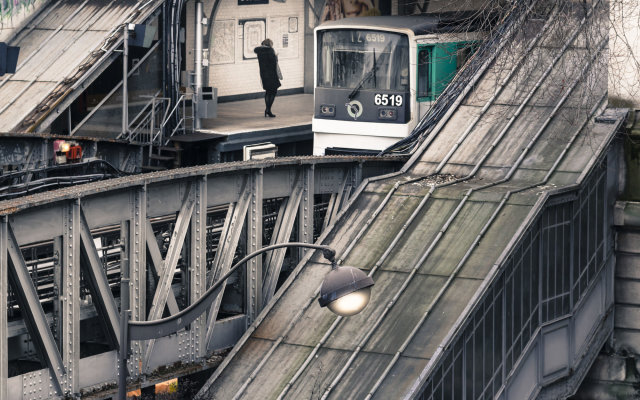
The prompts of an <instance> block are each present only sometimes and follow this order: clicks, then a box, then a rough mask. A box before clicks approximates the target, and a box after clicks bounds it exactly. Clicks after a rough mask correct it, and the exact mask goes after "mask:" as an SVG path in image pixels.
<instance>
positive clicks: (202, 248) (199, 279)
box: [186, 176, 207, 362]
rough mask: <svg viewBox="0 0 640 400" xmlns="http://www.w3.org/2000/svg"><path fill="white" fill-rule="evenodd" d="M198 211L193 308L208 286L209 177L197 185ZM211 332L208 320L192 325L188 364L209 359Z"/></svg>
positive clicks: (192, 247)
mask: <svg viewBox="0 0 640 400" xmlns="http://www.w3.org/2000/svg"><path fill="white" fill-rule="evenodd" d="M194 197H195V207H194V212H193V215H192V217H191V232H190V238H191V241H190V254H189V261H190V262H189V304H193V303H195V302H196V301H197V300H198V299H199V298H200V297H202V295H203V294H204V292H205V291H206V286H207V177H206V176H203V177H202V178H201V179H200V180H198V182H196V183H195V196H194ZM206 329H207V316H206V314H204V315H201V316H200V317H199V318H198V319H196V320H195V321H194V322H193V323H192V324H191V329H190V330H189V346H188V348H189V350H190V351H189V353H188V357H187V360H186V361H188V362H196V360H198V359H200V358H201V357H204V356H205V355H206V351H207V348H206V343H205V340H203V335H204V334H205V333H206Z"/></svg>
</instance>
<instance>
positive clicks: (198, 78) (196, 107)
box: [193, 1, 202, 129]
mask: <svg viewBox="0 0 640 400" xmlns="http://www.w3.org/2000/svg"><path fill="white" fill-rule="evenodd" d="M194 62H195V82H194V85H193V92H194V94H195V96H194V99H193V100H194V101H193V114H194V121H193V123H194V128H195V129H200V126H201V125H200V106H201V104H200V99H201V97H202V2H201V1H196V49H195V60H194Z"/></svg>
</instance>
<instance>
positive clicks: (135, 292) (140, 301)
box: [129, 186, 147, 377]
mask: <svg viewBox="0 0 640 400" xmlns="http://www.w3.org/2000/svg"><path fill="white" fill-rule="evenodd" d="M146 223H147V188H146V186H142V187H140V188H138V189H136V190H134V191H132V192H131V218H130V222H129V271H130V272H129V274H130V279H131V281H130V284H129V287H130V291H129V296H130V298H129V308H130V310H131V320H133V321H145V320H146V319H147V310H146V307H147V297H146V282H147V244H146V238H145V231H146ZM131 352H132V354H131V357H129V361H130V362H131V364H130V365H129V371H130V373H131V376H132V377H135V376H138V375H139V374H140V372H141V371H140V365H141V364H142V360H143V355H144V346H142V344H141V343H140V342H133V343H131Z"/></svg>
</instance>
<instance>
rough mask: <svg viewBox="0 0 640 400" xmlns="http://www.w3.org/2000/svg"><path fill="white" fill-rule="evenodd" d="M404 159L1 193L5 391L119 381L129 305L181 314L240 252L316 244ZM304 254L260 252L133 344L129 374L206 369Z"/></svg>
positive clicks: (306, 163)
mask: <svg viewBox="0 0 640 400" xmlns="http://www.w3.org/2000/svg"><path fill="white" fill-rule="evenodd" d="M402 162H403V159H402V158H395V159H394V158H375V157H368V158H367V157H355V158H354V157H351V158H347V157H325V158H316V157H308V158H293V159H278V160H270V161H264V162H249V163H230V164H224V165H221V164H219V165H213V166H207V167H196V168H189V169H183V170H175V171H170V172H166V173H154V174H149V175H139V176H132V177H126V178H118V179H113V180H110V181H105V182H99V183H94V184H87V185H83V186H77V187H72V188H69V189H65V190H60V191H55V192H49V193H41V194H38V195H32V196H29V197H26V198H21V199H16V200H15V201H5V202H3V203H0V204H2V205H1V206H0V207H1V208H2V211H1V212H0V213H1V214H2V217H1V218H0V271H1V272H0V398H2V399H3V400H4V399H45V398H51V397H55V396H64V395H79V394H81V393H84V394H86V393H90V392H92V391H94V390H102V389H105V388H108V387H109V386H110V385H111V386H113V383H114V382H115V380H116V371H117V368H116V358H117V357H116V350H117V349H118V346H119V343H118V340H119V337H118V332H119V323H120V322H119V314H120V310H121V309H122V307H123V306H124V307H125V309H129V308H130V309H131V312H132V319H134V320H153V319H158V318H161V317H162V316H163V315H170V314H173V313H175V312H177V311H178V310H179V309H182V308H184V307H185V306H187V305H189V304H190V302H192V301H194V300H195V299H198V298H199V297H200V295H201V294H202V293H203V292H204V291H205V289H206V287H207V285H210V284H211V283H212V282H214V281H215V280H216V279H217V277H218V276H221V275H222V274H224V273H225V272H226V270H227V269H228V268H230V267H231V265H232V262H233V260H234V259H235V258H236V257H239V256H242V255H244V254H246V253H249V252H251V251H254V250H256V249H259V248H261V247H262V246H263V245H266V244H269V243H282V242H287V241H289V239H293V240H296V241H303V242H307V243H311V242H313V241H314V240H315V239H316V238H317V237H318V235H319V234H320V233H321V232H322V231H323V230H324V229H325V228H326V227H327V226H330V225H331V224H332V222H333V221H334V220H335V217H336V215H337V214H338V212H339V211H340V210H341V209H342V208H343V207H344V205H345V204H347V201H348V199H349V197H350V194H351V193H352V191H353V190H354V188H355V187H356V186H357V185H358V184H359V183H360V182H361V181H362V179H363V178H366V177H368V176H371V175H377V174H380V173H386V172H390V171H393V170H397V169H398V168H399V167H400V166H401V164H402ZM301 255H302V252H300V253H298V251H294V252H290V253H288V252H287V251H286V249H282V250H281V251H273V252H272V253H269V254H267V255H266V257H265V258H264V260H262V259H260V258H256V259H254V260H253V261H252V262H251V264H250V266H249V268H247V271H246V273H243V274H239V275H238V276H236V277H235V278H232V279H229V281H228V284H227V290H226V291H225V294H224V296H222V295H221V296H219V297H218V299H217V300H216V301H215V304H214V305H213V306H212V307H211V309H210V311H209V313H208V316H206V317H201V318H200V319H199V320H198V321H197V322H196V323H194V324H192V326H191V328H190V329H189V330H186V331H183V332H181V333H180V334H178V335H174V336H171V337H165V338H162V339H159V340H157V341H155V343H154V341H148V342H145V343H134V345H133V355H132V358H131V361H130V365H129V369H130V373H131V376H132V378H133V379H134V380H136V379H142V378H143V377H144V379H145V380H146V379H147V378H148V377H149V376H153V375H154V371H156V370H157V369H158V368H159V367H162V368H164V367H166V366H171V365H174V364H175V363H179V364H180V365H182V366H183V370H186V371H188V372H193V371H194V370H197V369H201V368H204V367H206V365H207V359H208V357H209V356H210V355H211V354H212V352H213V351H214V350H216V349H221V348H225V347H229V346H232V345H233V344H234V343H235V342H236V341H237V340H238V338H239V337H240V336H241V335H242V333H243V332H244V331H245V330H246V328H247V327H248V326H249V325H250V324H251V323H252V322H253V321H254V319H255V318H256V315H257V314H258V313H259V312H260V311H261V309H262V307H263V305H264V304H267V303H268V302H269V300H270V299H271V297H272V296H273V294H274V292H275V290H276V288H277V287H278V284H279V282H278V281H279V278H280V279H282V276H285V275H286V272H287V271H285V270H290V269H291V268H290V267H289V266H293V265H295V264H296V263H297V260H298V259H300V257H301ZM281 273H284V274H281ZM123 277H128V278H129V281H130V282H129V285H128V287H127V285H126V284H124V286H123V283H122V282H123V281H124V282H126V279H122V278H123ZM124 291H127V292H128V296H121V294H122V293H127V292H124ZM123 302H124V303H129V304H124V305H123V304H122V303H123ZM173 373H174V374H180V373H181V369H180V368H177V369H174V370H173Z"/></svg>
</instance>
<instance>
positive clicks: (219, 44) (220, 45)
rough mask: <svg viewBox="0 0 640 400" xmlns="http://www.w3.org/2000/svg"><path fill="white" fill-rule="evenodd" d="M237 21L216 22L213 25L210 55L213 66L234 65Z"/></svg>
mask: <svg viewBox="0 0 640 400" xmlns="http://www.w3.org/2000/svg"><path fill="white" fill-rule="evenodd" d="M234 26H235V21H234V20H232V19H228V20H220V21H216V23H215V24H213V37H214V38H217V39H216V40H214V41H212V43H211V48H210V50H209V54H210V57H211V63H212V64H228V63H233V60H234V57H235V49H234V45H235V43H236V41H235V40H234V39H235V36H234V30H233V28H234Z"/></svg>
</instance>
